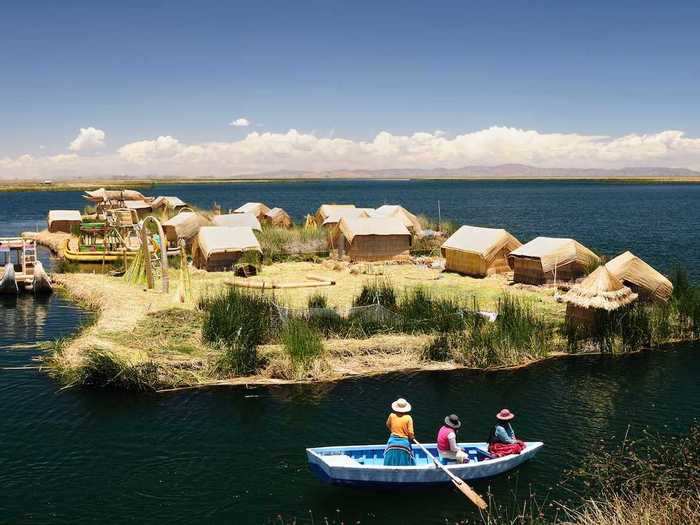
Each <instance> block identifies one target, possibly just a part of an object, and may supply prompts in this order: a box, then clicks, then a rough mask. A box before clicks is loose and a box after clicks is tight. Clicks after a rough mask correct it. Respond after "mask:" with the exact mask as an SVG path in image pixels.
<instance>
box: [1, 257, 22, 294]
mask: <svg viewBox="0 0 700 525" xmlns="http://www.w3.org/2000/svg"><path fill="white" fill-rule="evenodd" d="M18 293H19V287H18V286H17V279H16V278H15V267H14V266H13V265H12V263H7V264H6V265H5V271H4V273H3V275H2V278H0V294H11V295H17V294H18Z"/></svg>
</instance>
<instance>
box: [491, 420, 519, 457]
mask: <svg viewBox="0 0 700 525" xmlns="http://www.w3.org/2000/svg"><path fill="white" fill-rule="evenodd" d="M514 417H515V414H513V413H512V412H511V411H510V410H508V409H507V408H504V409H503V410H501V411H500V412H499V413H498V414H496V420H497V421H496V425H495V426H494V427H493V428H492V429H491V433H490V434H489V453H491V455H493V456H496V457H499V458H500V457H503V456H507V455H509V454H520V453H521V452H522V451H523V450H524V449H525V443H523V442H522V441H520V440H519V439H518V438H517V437H516V436H515V432H514V431H513V427H512V426H511V424H510V422H511V421H512V420H513V418H514Z"/></svg>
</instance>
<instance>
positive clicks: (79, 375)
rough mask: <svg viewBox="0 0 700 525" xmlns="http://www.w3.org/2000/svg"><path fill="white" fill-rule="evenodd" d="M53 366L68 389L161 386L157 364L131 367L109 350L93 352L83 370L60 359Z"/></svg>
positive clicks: (153, 387) (87, 358) (56, 374)
mask: <svg viewBox="0 0 700 525" xmlns="http://www.w3.org/2000/svg"><path fill="white" fill-rule="evenodd" d="M51 365H52V368H51V373H52V375H53V376H55V377H56V378H57V379H59V380H60V381H61V382H62V383H64V384H65V385H66V386H84V387H92V388H110V389H115V390H133V391H148V390H155V389H156V388H157V387H158V386H159V384H160V382H159V366H158V364H157V363H155V362H152V361H147V362H143V363H131V362H129V361H127V360H126V359H124V358H123V357H121V356H119V355H117V354H115V353H114V352H109V351H105V350H99V349H92V350H89V351H88V352H87V353H86V354H85V357H84V359H83V361H82V363H81V364H80V366H71V365H68V366H64V365H62V364H61V359H60V358H57V359H55V360H54V361H53V363H51Z"/></svg>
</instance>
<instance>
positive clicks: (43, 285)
mask: <svg viewBox="0 0 700 525" xmlns="http://www.w3.org/2000/svg"><path fill="white" fill-rule="evenodd" d="M32 291H33V292H34V294H45V293H51V292H53V285H52V284H51V279H49V276H48V274H47V273H46V271H45V270H44V265H43V264H41V261H36V262H35V263H34V275H33V278H32Z"/></svg>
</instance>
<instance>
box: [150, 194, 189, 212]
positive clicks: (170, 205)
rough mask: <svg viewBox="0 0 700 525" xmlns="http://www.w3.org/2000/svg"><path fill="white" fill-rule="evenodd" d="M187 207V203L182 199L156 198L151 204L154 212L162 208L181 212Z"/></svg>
mask: <svg viewBox="0 0 700 525" xmlns="http://www.w3.org/2000/svg"><path fill="white" fill-rule="evenodd" d="M185 206H187V203H186V202H185V201H183V200H182V199H180V198H179V197H163V196H160V197H156V198H155V199H153V201H152V202H151V208H153V209H154V210H157V209H160V208H166V209H169V210H175V211H179V210H180V209H181V208H184V207H185Z"/></svg>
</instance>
